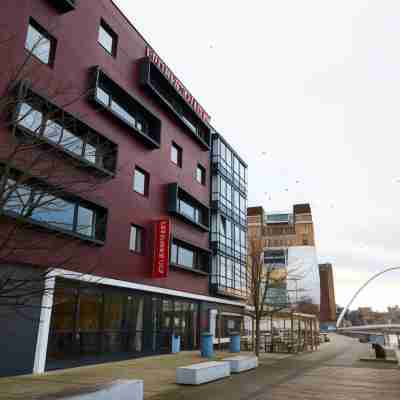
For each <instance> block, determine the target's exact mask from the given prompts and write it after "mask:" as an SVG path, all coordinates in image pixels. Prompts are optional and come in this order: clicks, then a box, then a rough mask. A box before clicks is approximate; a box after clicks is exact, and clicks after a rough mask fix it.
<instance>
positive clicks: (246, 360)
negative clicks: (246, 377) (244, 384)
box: [223, 355, 258, 374]
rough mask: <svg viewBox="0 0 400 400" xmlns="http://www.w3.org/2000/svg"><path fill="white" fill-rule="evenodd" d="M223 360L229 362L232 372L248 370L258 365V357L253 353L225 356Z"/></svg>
mask: <svg viewBox="0 0 400 400" xmlns="http://www.w3.org/2000/svg"><path fill="white" fill-rule="evenodd" d="M223 361H227V362H229V364H230V366H231V372H232V373H236V374H237V373H239V372H243V371H248V370H250V369H254V368H257V367H258V358H257V357H256V356H252V355H247V356H246V355H242V356H234V357H228V358H224V360H223Z"/></svg>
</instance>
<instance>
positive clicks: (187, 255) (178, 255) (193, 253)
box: [171, 241, 208, 271]
mask: <svg viewBox="0 0 400 400" xmlns="http://www.w3.org/2000/svg"><path fill="white" fill-rule="evenodd" d="M207 258H208V256H203V254H202V251H201V250H200V249H195V248H191V247H189V246H186V245H184V244H182V243H181V242H177V241H173V242H172V245H171V264H175V265H178V266H179V265H180V266H183V267H186V268H193V269H198V270H202V271H206V270H207V268H208V266H207V261H206V260H207Z"/></svg>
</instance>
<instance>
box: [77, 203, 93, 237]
mask: <svg viewBox="0 0 400 400" xmlns="http://www.w3.org/2000/svg"><path fill="white" fill-rule="evenodd" d="M94 218H95V213H94V211H93V210H91V209H89V208H87V207H83V206H78V222H77V231H78V232H79V233H80V234H82V235H85V236H93V233H94V231H93V229H94Z"/></svg>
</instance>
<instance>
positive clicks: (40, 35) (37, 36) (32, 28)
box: [25, 18, 56, 65]
mask: <svg viewBox="0 0 400 400" xmlns="http://www.w3.org/2000/svg"><path fill="white" fill-rule="evenodd" d="M25 49H26V50H28V51H29V52H30V53H31V54H32V55H33V56H35V57H36V58H37V59H38V60H40V61H41V62H42V63H44V64H48V65H52V64H53V62H54V56H55V49H56V40H55V39H54V38H53V37H52V36H51V35H50V34H49V33H48V32H47V31H46V30H45V29H44V28H42V27H41V26H40V25H39V24H38V23H37V22H36V21H35V20H33V19H32V18H31V19H30V20H29V25H28V33H27V35H26V41H25Z"/></svg>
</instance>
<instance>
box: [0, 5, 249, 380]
mask: <svg viewBox="0 0 400 400" xmlns="http://www.w3.org/2000/svg"><path fill="white" fill-rule="evenodd" d="M15 3H16V2H15V1H14V0H4V1H3V2H2V13H1V14H0V26H1V32H0V34H1V38H2V39H6V40H4V41H3V42H2V43H3V45H2V46H1V47H0V56H1V59H2V60H7V62H6V63H2V66H1V67H0V68H1V74H0V90H1V91H2V93H5V94H7V96H10V95H11V97H12V98H13V99H14V100H15V102H13V107H12V108H13V109H12V110H10V112H9V113H7V115H6V116H5V117H4V118H5V121H8V123H7V124H5V125H1V126H0V139H1V141H2V146H1V148H2V149H3V150H2V153H1V157H2V159H4V158H6V157H7V154H8V153H9V152H10V151H11V150H10V149H13V148H15V147H18V146H21V143H22V145H26V143H27V141H33V142H34V143H35V147H34V149H32V150H30V151H32V152H33V153H34V154H35V155H36V156H37V157H39V154H41V152H42V151H45V152H46V159H47V158H48V159H49V161H48V162H49V163H50V164H49V165H52V166H55V165H57V166H61V167H60V168H61V170H62V176H63V179H64V180H61V181H60V180H57V174H55V173H49V172H47V174H44V173H42V171H43V170H44V169H46V168H45V167H43V169H41V170H36V169H32V168H29V166H30V164H29V162H28V161H27V160H26V159H22V160H18V162H16V163H15V165H13V166H12V168H2V182H3V183H4V187H5V188H6V189H5V192H6V194H7V199H5V200H4V201H3V202H2V208H1V219H2V222H4V223H3V224H2V227H3V228H1V229H3V230H4V229H5V228H4V226H8V225H11V226H12V224H14V223H15V221H19V222H20V223H21V226H20V228H21V234H20V235H19V236H18V238H23V239H24V240H25V238H29V240H32V241H34V240H36V241H38V240H40V242H41V243H45V244H46V246H47V248H48V249H51V251H48V252H47V253H46V254H41V255H38V254H37V253H36V252H33V251H24V252H19V253H18V256H15V257H14V256H13V255H9V256H8V257H7V258H3V257H2V260H3V261H2V263H1V266H0V276H8V277H10V276H11V277H13V279H14V280H15V281H17V280H18V281H30V282H34V285H35V290H34V292H35V294H36V295H35V296H34V297H33V296H32V297H31V298H29V301H28V303H29V309H28V311H27V309H25V308H22V307H21V308H19V309H18V310H19V311H21V313H19V312H18V313H13V310H14V309H15V307H14V304H11V303H10V304H9V305H6V306H5V307H3V309H4V310H6V311H8V312H5V313H0V325H1V326H4V327H5V328H4V331H3V334H2V335H1V338H0V353H1V354H2V357H1V361H0V376H6V375H15V374H25V373H32V372H34V373H41V372H43V371H45V370H50V369H54V368H63V367H65V366H75V365H82V364H86V363H96V362H103V361H108V360H113V359H124V358H132V357H139V356H143V355H149V354H159V353H165V352H169V351H170V350H171V345H170V340H171V336H172V334H177V335H179V336H180V337H181V348H182V349H183V350H192V349H196V348H198V346H199V340H200V333H201V332H204V331H211V332H212V333H213V334H214V335H216V336H220V337H221V336H222V337H226V336H227V335H229V332H230V331H231V330H237V329H241V327H242V321H243V318H242V317H241V315H242V314H243V310H244V307H245V299H246V279H247V277H246V269H245V268H244V262H245V255H246V243H247V237H246V235H247V227H246V193H247V165H246V164H245V163H244V162H243V161H242V159H241V158H240V157H239V156H238V155H237V153H236V152H235V151H234V150H233V149H232V148H231V147H230V146H229V144H228V143H226V141H225V140H224V139H223V138H222V136H220V135H219V134H217V133H216V132H215V130H214V129H213V127H212V126H211V123H210V116H209V115H208V114H207V112H206V111H205V109H204V108H203V107H202V106H201V105H200V103H199V102H198V101H197V100H196V99H195V97H194V96H193V95H192V94H191V93H190V92H189V90H188V89H187V88H186V87H185V86H184V84H183V83H182V82H181V81H180V80H179V79H178V78H177V77H176V76H175V75H174V73H173V72H172V71H171V69H169V68H168V66H167V65H166V64H165V63H164V61H163V60H162V59H161V58H160V57H159V56H158V55H157V53H156V52H155V50H154V49H152V48H151V46H150V45H149V44H148V43H147V42H146V41H145V39H144V38H143V37H142V36H141V35H140V33H138V31H137V30H136V29H135V28H134V27H133V26H132V25H131V23H130V22H129V21H128V20H127V19H126V17H125V16H124V15H123V14H122V13H121V11H120V10H119V9H118V8H117V6H116V5H115V4H114V3H113V2H112V1H111V0H99V1H98V2H96V6H93V4H92V2H90V1H84V0H80V1H73V0H50V1H48V0H20V1H19V2H18V5H16V4H15ZM71 27H73V29H71ZM21 68H22V69H23V70H24V73H23V74H21V79H18V80H17V81H16V82H14V85H13V87H12V88H10V77H12V76H13V73H15V71H21ZM77 94H79V95H77ZM29 143H30V142H29ZM43 149H45V150H43ZM0 161H1V160H0ZM48 169H49V168H47V170H48ZM51 172H53V171H51ZM72 176H73V177H74V181H73V184H70V185H68V187H62V186H63V182H65V177H68V178H70V177H72ZM46 178H48V179H46ZM215 179H216V180H217V184H215V183H214V181H215ZM222 180H224V183H222ZM218 182H219V183H218ZM78 183H79V185H78ZM228 184H229V185H230V192H227V190H228V189H227V185H228ZM213 185H214V186H213ZM215 185H216V186H215ZM78 186H79V190H78ZM82 186H83V190H82ZM89 186H90V190H89V188H88V187H89ZM212 188H216V191H214V190H213V189H212ZM55 193H56V194H55ZM49 197H50V198H51V199H52V202H54V203H57V206H58V207H59V208H58V209H57V210H56V211H55V210H54V208H53V207H48V206H47V207H46V206H43V205H38V204H37V205H36V206H35V207H33V206H32V204H33V203H34V200H35V199H38V198H46V199H48V198H49ZM27 208H29V209H30V212H29V213H27V212H25V211H26V209H27ZM223 218H224V221H225V225H224V227H226V225H227V221H229V224H230V228H229V229H230V231H228V230H226V231H224V232H221V230H220V228H219V227H220V225H218V224H219V222H217V221H218V219H219V220H222V219H223ZM217 226H218V228H217ZM214 228H215V229H214ZM229 232H230V233H229ZM3 234H5V233H4V232H3ZM26 240H28V239H26ZM70 243H72V246H70ZM43 246H44V245H43ZM71 247H73V259H74V260H73V262H71V260H70V255H71V254H72V251H69V250H68V251H67V250H66V249H70V248H71ZM56 256H57V262H56V261H55V257H56ZM67 259H68V262H67V261H66V260H67ZM46 271H49V273H48V274H45V272H46ZM16 277H18V279H17V278H16ZM43 277H44V278H43ZM0 290H1V289H0ZM0 297H1V291H0ZM27 306H28V305H27ZM21 314H24V315H21Z"/></svg>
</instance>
